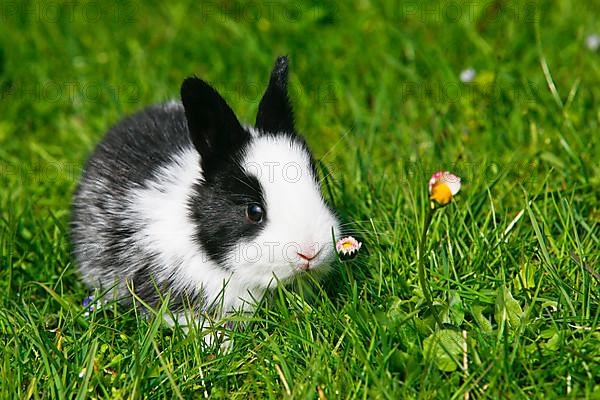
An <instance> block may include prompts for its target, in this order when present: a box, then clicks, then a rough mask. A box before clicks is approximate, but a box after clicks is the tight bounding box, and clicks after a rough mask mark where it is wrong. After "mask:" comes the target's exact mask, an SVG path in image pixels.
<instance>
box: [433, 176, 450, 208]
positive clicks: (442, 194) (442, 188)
mask: <svg viewBox="0 0 600 400" xmlns="http://www.w3.org/2000/svg"><path fill="white" fill-rule="evenodd" d="M429 198H430V199H431V200H433V201H435V202H436V203H438V204H439V205H441V206H445V205H446V204H448V203H450V201H451V200H452V192H451V191H450V188H449V187H448V185H446V184H445V183H444V182H438V183H436V184H434V185H433V187H432V188H431V196H429Z"/></svg>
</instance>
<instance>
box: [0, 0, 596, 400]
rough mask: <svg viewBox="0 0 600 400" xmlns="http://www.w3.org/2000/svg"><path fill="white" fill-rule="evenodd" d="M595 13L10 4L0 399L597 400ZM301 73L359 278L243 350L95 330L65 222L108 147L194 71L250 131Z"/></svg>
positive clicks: (527, 7) (107, 322)
mask: <svg viewBox="0 0 600 400" xmlns="http://www.w3.org/2000/svg"><path fill="white" fill-rule="evenodd" d="M588 3H589V4H594V3H593V2H574V1H568V0H556V1H540V2H522V3H514V4H513V3H512V2H506V1H501V0H498V1H483V2H475V3H468V2H441V3H438V2H428V3H427V4H425V3H421V2H405V3H403V5H395V2H394V1H383V0H380V1H357V2H343V3H342V2H340V3H339V4H338V3H321V2H317V1H310V0H307V1H294V2H289V3H281V2H274V3H269V4H270V6H267V5H265V6H261V5H259V3H255V2H245V1H241V2H235V1H227V2H224V3H217V2H204V3H201V2H196V1H192V0H182V1H177V2H159V1H147V2H143V3H142V2H134V3H126V4H120V5H118V4H117V3H115V2H113V1H109V2H106V3H104V2H102V3H94V2H88V1H78V2H76V3H74V2H66V1H65V2H63V1H58V2H51V3H44V2H28V3H24V2H21V1H7V0H2V2H1V3H0V5H1V6H2V8H1V10H2V11H1V12H2V14H1V15H0V17H1V18H2V22H1V24H0V85H1V86H0V88H1V90H2V92H1V95H2V100H1V102H0V186H1V189H0V349H1V350H0V398H166V399H172V398H179V397H181V398H202V397H203V396H204V394H205V392H206V393H209V394H210V395H212V397H213V398H233V399H247V398H256V399H262V398H294V399H303V398H306V399H315V398H318V396H319V391H322V394H323V395H324V396H326V398H328V399H338V398H352V399H354V398H357V399H358V398H363V399H367V398H368V399H377V398H390V399H398V398H464V396H465V394H466V393H469V394H470V396H471V397H472V398H490V399H495V398H500V397H503V398H565V397H566V398H599V397H600V308H599V307H598V304H599V302H600V290H599V279H600V276H599V271H600V269H599V265H600V245H599V238H600V229H599V222H600V209H599V204H600V202H599V197H600V178H599V177H600V164H599V162H598V160H599V159H600V148H599V143H598V142H599V139H598V138H599V137H600V135H599V134H598V132H599V131H600V130H599V123H600V112H599V110H600V91H599V87H600V85H599V83H600V53H599V52H598V51H596V52H594V51H592V50H590V49H588V48H587V47H586V44H585V40H586V37H587V36H588V35H589V34H591V33H594V32H597V33H600V24H599V22H598V21H600V9H599V8H598V7H597V6H596V7H594V6H593V5H586V4H588ZM468 4H472V5H468ZM57 7H60V8H57ZM203 7H204V8H203ZM236 7H237V8H236ZM59 10H60V11H59ZM225 10H227V13H225V12H224V11H225ZM232 10H233V11H232ZM427 10H433V11H429V12H428V11H427ZM57 12H60V13H61V14H60V15H58V14H57ZM98 12H101V15H99V14H98ZM458 12H460V13H461V14H462V16H461V18H457V13H458ZM257 13H260V14H261V16H260V18H258V17H257ZM279 54H289V55H290V58H291V62H292V66H291V68H292V69H291V88H292V89H293V90H292V98H293V101H294V104H295V108H296V115H297V121H298V122H297V124H298V127H299V129H300V130H301V131H302V132H304V133H305V135H306V137H307V139H308V142H309V143H310V144H311V146H312V148H313V149H314V152H315V154H316V155H317V157H318V158H320V159H321V161H322V163H323V165H324V166H326V167H327V168H328V170H329V171H330V172H331V175H330V177H329V178H328V180H327V183H328V185H327V186H328V190H326V193H327V197H328V198H330V200H331V201H332V202H333V203H334V204H335V207H336V208H337V210H339V213H340V215H342V216H343V217H344V219H345V220H346V221H347V222H349V223H351V225H349V226H350V227H351V228H352V230H353V231H354V232H355V233H357V234H358V235H359V236H360V238H361V240H363V241H364V243H365V247H364V250H363V251H362V252H361V254H360V256H359V258H358V259H356V260H354V261H352V262H349V263H336V264H335V271H336V272H335V273H333V274H332V275H331V276H330V277H329V278H328V279H326V280H325V281H323V282H321V283H320V284H316V283H311V284H306V285H305V284H302V285H300V284H299V285H295V286H294V287H293V288H280V289H278V290H277V291H276V292H275V293H274V295H273V296H272V298H271V299H268V301H265V302H263V303H261V305H260V307H259V309H258V311H257V313H256V315H255V316H254V317H252V318H251V319H250V321H249V323H248V324H247V325H246V328H245V329H242V328H241V327H238V328H235V329H234V331H233V332H230V335H231V336H232V338H233V339H234V343H235V345H234V348H233V350H232V351H231V352H229V353H227V354H217V353H216V352H215V351H214V349H203V347H202V346H201V344H202V343H203V340H202V338H201V336H202V333H198V332H191V333H190V334H188V335H185V334H184V333H183V332H182V331H181V330H180V329H175V330H172V329H168V328H165V327H164V326H162V324H161V323H160V319H157V318H150V319H146V318H144V317H142V316H140V315H136V314H135V312H134V311H133V310H128V309H126V308H121V307H117V306H116V305H115V304H108V305H106V306H105V307H104V308H103V309H101V310H100V311H98V312H96V313H93V314H92V315H91V316H90V317H89V318H86V317H84V315H83V312H84V310H83V309H82V307H81V300H82V299H83V298H84V297H85V296H87V294H88V290H87V289H86V288H85V287H84V285H83V284H82V283H81V282H80V281H79V278H78V275H77V271H76V266H75V265H74V263H73V258H72V257H71V256H70V247H69V241H68V220H69V204H70V199H71V195H72V192H73V189H74V187H75V184H76V182H77V179H78V176H79V173H80V171H81V168H82V164H83V162H84V161H85V159H86V157H87V156H88V155H89V154H90V152H91V151H92V149H93V146H94V144H95V143H97V142H98V141H99V140H100V139H101V137H102V135H103V133H104V132H105V131H106V129H107V128H108V127H109V126H110V125H111V124H113V123H114V122H116V121H117V120H118V119H119V118H120V117H122V116H123V115H125V114H127V113H131V112H134V111H135V110H138V109H140V108H141V107H143V106H144V105H147V104H151V103H154V102H160V101H164V100H166V99H169V98H173V97H176V96H177V94H178V89H179V85H180V84H181V81H182V79H183V78H184V77H186V76H188V75H191V74H197V75H199V76H201V77H203V78H205V79H206V80H208V81H209V82H213V83H214V84H215V86H216V87H217V88H218V89H219V90H220V91H221V92H222V93H223V95H224V97H225V98H226V99H227V100H228V101H229V103H230V104H231V105H232V107H233V108H234V109H235V110H236V112H237V113H238V115H239V116H240V117H241V119H242V120H245V121H247V122H252V121H253V119H254V115H255V113H256V109H257V105H258V95H259V92H260V91H262V90H263V89H262V88H263V87H264V85H265V84H266V80H267V77H268V73H269V70H270V68H271V65H272V63H273V61H274V59H275V56H276V55H279ZM468 67H473V68H474V69H475V70H476V71H477V75H476V78H475V81H474V82H472V83H470V84H465V83H462V82H461V81H460V80H459V75H460V72H461V71H462V70H464V69H466V68H468ZM439 169H450V170H452V171H454V172H456V173H458V174H459V175H461V176H462V177H463V179H464V185H463V190H462V192H461V194H460V196H459V197H458V198H457V199H456V201H454V202H453V203H452V204H451V205H450V206H448V207H446V208H445V209H443V210H440V211H439V212H437V213H436V214H435V216H434V218H433V222H432V225H431V227H430V229H429V235H428V239H427V248H426V251H425V257H426V259H425V265H426V268H427V271H428V274H429V283H430V287H431V292H432V295H433V297H434V303H435V307H434V309H433V310H431V309H429V308H428V307H426V304H425V302H424V298H423V293H422V290H421V288H420V287H419V285H418V280H417V263H416V254H417V241H418V238H419V235H420V232H421V230H422V224H423V221H424V218H425V214H426V209H427V205H428V200H427V193H426V184H427V179H428V177H429V175H430V174H431V173H432V172H434V171H436V170H439ZM519 216H520V218H519ZM509 226H510V227H512V229H510V230H509V232H508V233H506V232H505V231H506V230H507V227H509ZM433 313H435V314H436V315H437V316H438V317H439V318H440V319H441V320H442V321H443V322H444V325H443V326H441V327H440V326H439V325H436V323H435V319H434V318H433ZM464 334H466V337H467V340H466V342H464V340H463V339H462V338H463V335H464ZM436 338H438V339H439V344H438V345H436V341H435V340H436ZM464 348H466V352H465V351H464ZM463 353H464V354H463ZM463 356H465V357H466V358H467V360H468V369H467V370H465V369H464V368H463ZM82 371H84V373H83V374H82V375H81V377H80V372H82Z"/></svg>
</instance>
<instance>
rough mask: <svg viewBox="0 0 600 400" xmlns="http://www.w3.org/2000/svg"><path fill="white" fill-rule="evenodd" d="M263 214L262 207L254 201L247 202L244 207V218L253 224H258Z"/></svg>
mask: <svg viewBox="0 0 600 400" xmlns="http://www.w3.org/2000/svg"><path fill="white" fill-rule="evenodd" d="M263 216H264V211H263V208H262V207H261V206H260V205H259V204H256V203H252V204H248V207H246V218H248V220H249V221H250V222H252V223H253V224H259V223H261V222H262V220H263Z"/></svg>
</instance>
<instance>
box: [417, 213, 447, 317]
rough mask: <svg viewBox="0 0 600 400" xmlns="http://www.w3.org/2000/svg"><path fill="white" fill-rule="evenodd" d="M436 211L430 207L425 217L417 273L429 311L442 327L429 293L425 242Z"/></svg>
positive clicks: (418, 249) (418, 250)
mask: <svg viewBox="0 0 600 400" xmlns="http://www.w3.org/2000/svg"><path fill="white" fill-rule="evenodd" d="M435 210H436V208H435V206H432V205H429V207H428V210H427V214H426V215H425V222H424V224H423V234H422V235H421V240H420V241H419V247H418V248H417V263H418V264H417V272H418V274H419V285H420V286H421V290H422V291H423V296H425V301H426V303H427V305H428V306H429V309H430V310H431V313H432V314H433V316H434V318H435V320H436V322H437V323H438V324H440V325H441V321H440V319H439V317H438V315H437V314H436V313H435V312H434V311H433V301H432V299H431V292H430V291H429V282H428V281H427V276H426V274H425V240H426V239H427V231H428V230H429V225H431V219H432V218H433V213H435Z"/></svg>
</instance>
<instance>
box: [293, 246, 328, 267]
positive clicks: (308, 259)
mask: <svg viewBox="0 0 600 400" xmlns="http://www.w3.org/2000/svg"><path fill="white" fill-rule="evenodd" d="M322 250H323V249H322V248H321V249H319V250H318V251H317V252H316V253H314V254H309V255H306V254H302V253H296V254H297V255H298V257H299V258H300V262H299V263H298V264H297V267H298V269H299V270H300V271H308V270H313V269H315V268H317V267H318V266H320V265H321V260H319V259H318V257H319V255H320V254H321V251H322Z"/></svg>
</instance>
